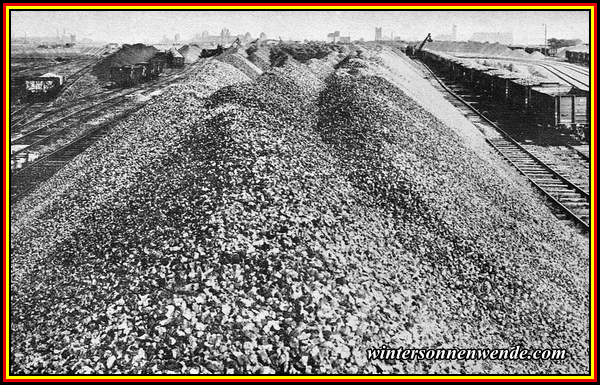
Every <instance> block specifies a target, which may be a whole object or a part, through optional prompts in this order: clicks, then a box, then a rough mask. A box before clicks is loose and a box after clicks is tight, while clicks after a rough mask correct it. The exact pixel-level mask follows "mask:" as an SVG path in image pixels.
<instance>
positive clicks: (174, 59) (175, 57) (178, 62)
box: [167, 48, 185, 68]
mask: <svg viewBox="0 0 600 385" xmlns="http://www.w3.org/2000/svg"><path fill="white" fill-rule="evenodd" d="M184 64H185V59H184V57H183V55H182V54H181V53H179V51H177V49H175V48H171V49H169V50H168V51H167V65H168V66H169V67H171V68H182V67H183V66H184Z"/></svg>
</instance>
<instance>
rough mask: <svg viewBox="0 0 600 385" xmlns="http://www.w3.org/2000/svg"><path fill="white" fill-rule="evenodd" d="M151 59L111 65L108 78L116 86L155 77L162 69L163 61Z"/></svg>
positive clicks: (135, 83) (127, 85)
mask: <svg viewBox="0 0 600 385" xmlns="http://www.w3.org/2000/svg"><path fill="white" fill-rule="evenodd" d="M153 59H154V58H153ZM153 59H150V61H148V62H141V63H137V64H134V65H125V66H116V67H111V68H110V79H111V81H112V82H113V83H114V84H115V86H117V87H131V86H135V85H138V84H139V83H141V82H144V81H146V80H149V79H155V78H157V77H158V75H159V74H160V73H161V72H162V71H163V68H164V62H163V61H161V60H153Z"/></svg>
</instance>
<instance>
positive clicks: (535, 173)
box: [419, 62, 590, 231]
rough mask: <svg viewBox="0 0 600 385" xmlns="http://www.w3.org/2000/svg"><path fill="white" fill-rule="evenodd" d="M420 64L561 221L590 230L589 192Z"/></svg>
mask: <svg viewBox="0 0 600 385" xmlns="http://www.w3.org/2000/svg"><path fill="white" fill-rule="evenodd" d="M419 64H420V65H421V66H422V67H423V68H424V69H425V71H426V73H429V74H431V76H430V78H431V77H433V78H434V79H435V82H433V81H432V82H431V83H432V84H433V85H434V87H435V88H437V89H438V90H439V91H441V92H442V94H443V95H446V99H447V100H449V101H450V102H451V103H452V104H453V105H454V106H455V107H457V108H458V109H459V110H460V111H461V113H462V114H463V115H464V116H466V117H467V118H468V119H469V120H470V121H471V122H473V124H474V125H475V126H477V127H479V128H480V129H481V130H482V131H483V132H484V134H485V135H486V140H487V142H488V143H489V144H490V145H491V146H492V147H493V148H494V149H495V150H496V151H498V152H499V153H500V154H501V155H502V156H503V157H504V158H505V159H506V160H507V161H508V162H509V163H510V164H511V165H513V166H514V167H515V168H516V169H517V170H518V171H519V172H520V173H521V174H523V175H524V176H526V177H527V178H528V179H529V181H530V182H531V184H532V185H533V186H535V187H536V188H537V189H538V190H539V191H540V192H541V193H542V194H543V195H544V196H546V197H547V198H548V200H549V201H550V202H551V203H552V206H553V207H554V208H555V215H556V216H557V217H558V218H559V219H562V220H568V221H570V222H571V223H573V224H574V225H576V226H578V227H579V228H581V229H583V230H585V231H589V227H590V196H589V193H588V192H586V191H584V190H583V189H582V188H581V187H579V186H577V185H576V184H574V183H573V182H571V181H570V180H569V179H568V177H569V175H562V174H560V173H559V172H557V171H556V170H554V169H553V168H552V167H550V166H549V165H547V164H546V163H544V162H543V161H541V160H540V159H539V158H537V157H536V156H534V155H533V154H532V153H531V152H529V151H527V150H526V149H525V148H523V146H521V145H520V144H519V143H518V142H517V141H516V140H514V139H513V138H511V137H510V135H508V134H507V133H506V132H505V131H504V130H502V129H501V128H500V127H498V125H496V124H495V123H494V122H492V121H491V120H489V119H488V118H487V117H486V116H485V115H483V114H482V113H481V112H479V111H478V110H477V109H476V108H475V107H474V106H473V105H472V104H471V103H469V102H467V101H466V100H464V99H463V98H462V97H461V96H459V95H458V94H457V93H456V92H454V91H453V90H452V89H450V87H448V86H447V85H446V84H445V83H444V82H443V81H442V80H441V79H440V78H439V77H438V76H437V75H436V74H435V73H434V72H433V71H432V70H431V69H430V68H429V67H428V66H426V65H425V64H424V63H421V62H419ZM430 81H431V80H430Z"/></svg>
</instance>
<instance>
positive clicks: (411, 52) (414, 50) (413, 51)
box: [406, 33, 433, 56]
mask: <svg viewBox="0 0 600 385" xmlns="http://www.w3.org/2000/svg"><path fill="white" fill-rule="evenodd" d="M432 41H433V39H432V38H431V33H428V34H427V37H426V38H425V39H424V40H423V42H422V43H421V44H419V46H416V45H409V46H408V47H406V54H407V55H408V56H417V55H418V54H419V52H421V50H422V49H423V46H425V43H431V42H432Z"/></svg>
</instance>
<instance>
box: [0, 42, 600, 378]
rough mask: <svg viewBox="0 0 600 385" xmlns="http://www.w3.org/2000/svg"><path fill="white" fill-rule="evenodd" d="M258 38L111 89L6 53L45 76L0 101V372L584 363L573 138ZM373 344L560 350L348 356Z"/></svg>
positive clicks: (370, 61) (362, 51)
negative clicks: (559, 356) (6, 304)
mask: <svg viewBox="0 0 600 385" xmlns="http://www.w3.org/2000/svg"><path fill="white" fill-rule="evenodd" d="M274 47H277V48H273V46H266V45H256V46H253V47H251V48H252V49H248V47H245V48H240V47H238V48H236V49H235V50H232V49H230V50H227V51H226V52H225V53H223V54H221V55H218V56H214V57H210V58H198V59H197V60H196V61H194V62H193V63H186V66H185V67H184V68H180V69H170V70H168V71H166V72H164V73H163V74H161V75H160V76H159V77H158V78H157V79H155V80H153V81H148V82H145V83H141V84H139V85H136V86H134V87H129V88H116V87H113V86H111V85H110V84H109V83H108V82H103V81H100V80H98V78H97V76H96V75H94V68H100V67H98V66H99V63H100V62H102V61H103V60H106V57H107V55H105V54H104V53H105V52H103V51H101V50H98V51H90V52H88V54H87V55H85V56H80V57H73V58H69V59H67V60H64V61H60V62H57V61H56V60H55V59H52V58H39V57H38V58H36V59H35V60H30V59H27V60H25V59H19V60H17V61H15V62H14V63H15V66H14V67H11V75H14V76H22V75H25V74H36V73H42V72H57V73H59V72H60V73H61V74H64V75H65V77H66V79H65V84H64V88H63V91H61V92H60V93H59V94H58V95H57V97H56V98H55V99H53V100H50V101H44V102H29V101H24V100H17V98H15V99H14V100H13V99H11V117H10V120H11V127H10V140H11V186H10V187H11V192H10V193H11V205H10V224H11V228H10V252H11V254H10V317H11V318H10V328H11V329H10V348H11V349H10V364H11V368H10V370H11V373H14V374H57V373H61V374H91V373H95V374H156V373H162V374H247V373H253V374H275V373H286V374H315V373H319V374H366V373H371V374H403V373H410V374H420V373H423V374H426V373H428V374H432V373H437V374H461V373H462V374H485V373H494V374H515V373H519V374H538V373H553V374H582V373H587V372H589V371H590V370H591V367H590V317H589V315H590V233H589V226H590V220H591V219H590V214H589V212H590V211H589V194H591V193H593V191H592V186H591V185H590V157H591V154H590V151H589V148H590V147H589V141H588V139H587V138H586V137H585V135H582V134H581V133H579V132H575V131H569V130H558V129H549V128H541V127H539V126H535V127H534V126H532V125H530V124H529V123H528V122H526V121H524V120H523V119H520V118H515V116H513V115H511V112H510V108H508V107H506V106H502V105H501V104H497V103H490V102H489V101H486V100H483V99H482V98H481V97H480V95H476V94H473V92H472V91H471V90H469V89H466V88H464V86H463V85H461V84H458V83H457V82H453V80H452V79H450V78H448V77H444V76H443V75H441V74H437V75H436V74H435V73H434V72H433V71H432V70H431V69H430V67H428V66H427V65H426V64H425V63H424V62H421V61H420V60H417V59H413V58H409V57H407V56H405V55H404V54H403V53H402V52H401V51H400V50H398V49H396V48H395V47H389V46H385V45H384V46H379V45H374V44H364V45H336V44H329V45H319V46H314V45H313V46H311V45H307V46H303V45H301V44H297V45H294V44H289V45H286V44H283V43H282V44H279V45H277V46H274ZM196 51H197V50H191V49H188V51H186V53H189V57H192V56H193V57H194V59H195V58H197V57H198V56H199V52H196ZM22 55H24V54H22ZM466 56H469V55H466ZM186 60H188V56H186ZM468 60H473V61H478V62H480V63H478V64H483V62H485V61H486V60H487V61H488V62H489V61H494V63H493V65H494V66H501V64H502V65H504V67H505V68H506V69H508V68H509V67H510V69H511V70H513V71H514V72H521V73H527V76H537V77H544V76H546V78H547V80H548V81H555V82H567V80H565V77H564V76H565V75H564V74H563V77H559V74H560V73H561V72H560V71H562V72H564V73H568V75H569V76H568V77H570V78H574V77H575V78H577V79H576V80H575V81H576V82H578V83H580V86H581V87H582V88H584V83H585V81H586V76H585V72H586V69H585V68H584V67H580V66H576V65H573V64H565V63H559V62H556V63H552V64H548V63H546V62H545V61H540V60H534V59H531V60H529V61H524V59H522V58H521V59H519V58H517V57H515V58H514V60H512V61H511V60H510V58H503V57H502V58H499V57H492V58H485V57H479V58H473V57H469V59H468ZM190 61H191V60H190ZM540 62H542V63H543V64H540ZM587 73H588V76H587V86H588V91H589V70H588V71H587ZM15 95H17V94H15ZM475 110H477V111H475ZM586 194H587V201H586V198H585V197H586ZM586 202H587V203H586ZM384 345H385V346H387V347H390V348H399V347H402V348H423V349H451V348H469V349H475V348H481V349H490V348H512V347H515V346H521V347H523V348H527V349H565V350H566V358H565V359H563V360H522V361H518V360H491V359H489V360H479V361H475V360H446V361H441V360H440V361H431V360H412V361H409V360H388V359H386V360H383V359H382V360H378V359H369V358H368V357H367V349H377V348H381V347H382V346H384Z"/></svg>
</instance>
